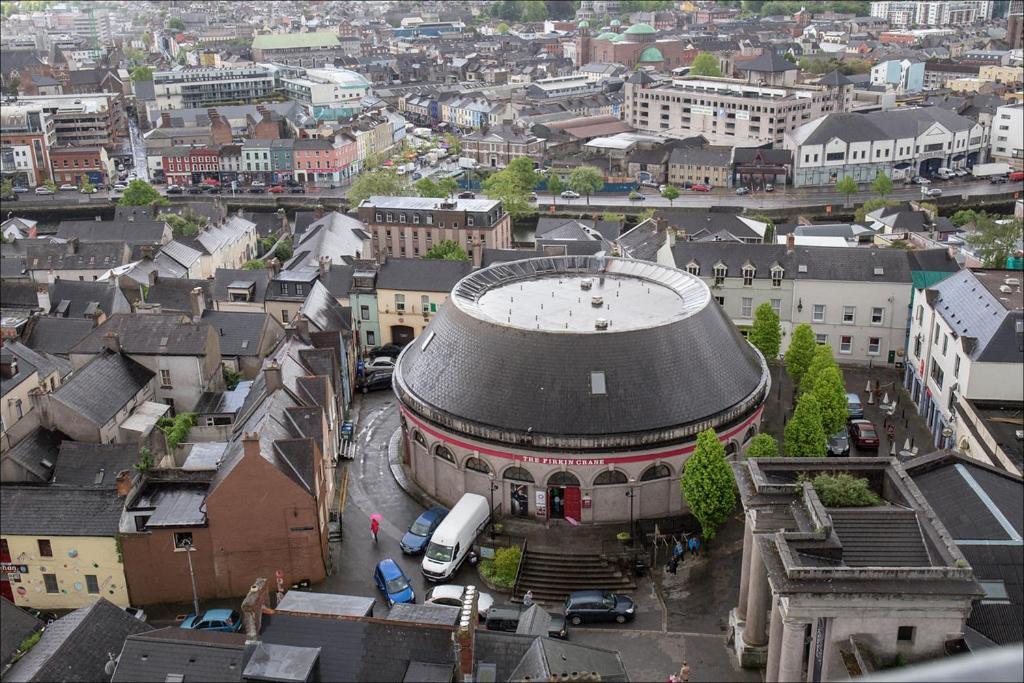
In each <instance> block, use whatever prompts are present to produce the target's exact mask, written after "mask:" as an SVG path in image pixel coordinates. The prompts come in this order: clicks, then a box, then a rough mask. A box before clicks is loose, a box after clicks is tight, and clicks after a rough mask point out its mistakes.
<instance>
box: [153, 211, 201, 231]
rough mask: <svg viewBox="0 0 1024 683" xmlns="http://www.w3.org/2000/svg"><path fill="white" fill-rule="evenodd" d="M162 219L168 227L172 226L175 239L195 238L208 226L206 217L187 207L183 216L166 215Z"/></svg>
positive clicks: (162, 215) (182, 213)
mask: <svg viewBox="0 0 1024 683" xmlns="http://www.w3.org/2000/svg"><path fill="white" fill-rule="evenodd" d="M161 217H162V219H163V221H164V222H165V223H167V225H169V226H171V233H172V234H173V235H174V237H175V238H178V237H194V236H195V235H197V234H199V231H200V230H201V229H202V228H203V227H204V226H205V225H206V222H207V221H206V216H203V215H201V214H197V213H196V212H195V211H193V210H192V208H191V207H186V208H185V209H184V210H182V212H181V214H176V213H164V214H161Z"/></svg>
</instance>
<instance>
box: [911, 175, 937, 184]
mask: <svg viewBox="0 0 1024 683" xmlns="http://www.w3.org/2000/svg"><path fill="white" fill-rule="evenodd" d="M913 182H915V183H917V184H918V185H931V184H932V181H930V180H928V179H927V178H925V177H924V176H919V175H918V176H914V181H913Z"/></svg>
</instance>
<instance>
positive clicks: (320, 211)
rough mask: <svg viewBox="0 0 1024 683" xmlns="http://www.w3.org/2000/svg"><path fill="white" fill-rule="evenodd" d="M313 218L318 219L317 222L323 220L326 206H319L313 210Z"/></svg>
mask: <svg viewBox="0 0 1024 683" xmlns="http://www.w3.org/2000/svg"><path fill="white" fill-rule="evenodd" d="M313 217H314V218H316V219H317V220H320V219H321V218H323V217H324V205H323V204H317V205H316V208H315V209H313Z"/></svg>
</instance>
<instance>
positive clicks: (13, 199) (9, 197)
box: [0, 192, 18, 202]
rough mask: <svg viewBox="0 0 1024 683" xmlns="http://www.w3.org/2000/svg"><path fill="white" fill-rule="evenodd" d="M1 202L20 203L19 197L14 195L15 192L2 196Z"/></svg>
mask: <svg viewBox="0 0 1024 683" xmlns="http://www.w3.org/2000/svg"><path fill="white" fill-rule="evenodd" d="M0 200H3V201H5V202H16V201H18V195H16V194H14V193H13V192H12V193H10V194H5V195H0Z"/></svg>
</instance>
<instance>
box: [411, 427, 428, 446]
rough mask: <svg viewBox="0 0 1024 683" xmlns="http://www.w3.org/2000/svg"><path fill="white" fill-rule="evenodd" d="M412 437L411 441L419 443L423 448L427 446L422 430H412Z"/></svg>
mask: <svg viewBox="0 0 1024 683" xmlns="http://www.w3.org/2000/svg"><path fill="white" fill-rule="evenodd" d="M412 438H413V441H415V442H416V443H418V444H419V445H421V446H423V447H424V448H426V447H427V440H426V439H424V438H423V433H422V432H419V431H413V433H412Z"/></svg>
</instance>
